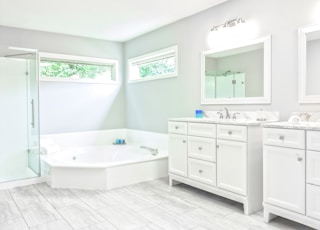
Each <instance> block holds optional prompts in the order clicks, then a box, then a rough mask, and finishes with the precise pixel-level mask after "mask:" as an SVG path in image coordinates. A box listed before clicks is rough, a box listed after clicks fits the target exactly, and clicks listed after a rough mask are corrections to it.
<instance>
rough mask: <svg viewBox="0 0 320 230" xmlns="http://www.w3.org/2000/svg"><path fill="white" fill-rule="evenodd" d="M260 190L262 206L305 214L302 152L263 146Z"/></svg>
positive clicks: (303, 155)
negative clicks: (276, 207)
mask: <svg viewBox="0 0 320 230" xmlns="http://www.w3.org/2000/svg"><path fill="white" fill-rule="evenodd" d="M263 190H264V192H263V199H264V202H266V203H269V204H273V205H276V206H279V207H282V208H285V209H288V210H291V211H295V212H298V213H302V214H305V151H304V150H300V149H290V148H283V147H274V146H264V148H263Z"/></svg>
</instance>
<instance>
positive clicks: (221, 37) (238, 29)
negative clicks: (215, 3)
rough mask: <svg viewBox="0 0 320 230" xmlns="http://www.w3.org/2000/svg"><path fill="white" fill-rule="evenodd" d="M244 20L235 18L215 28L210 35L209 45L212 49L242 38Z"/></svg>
mask: <svg viewBox="0 0 320 230" xmlns="http://www.w3.org/2000/svg"><path fill="white" fill-rule="evenodd" d="M243 25H244V20H243V19H242V18H235V19H232V20H229V21H226V22H225V23H223V24H220V25H216V26H213V27H212V28H211V30H210V33H209V34H208V44H209V46H210V47H214V46H217V45H219V44H223V43H229V42H232V41H233V40H235V39H240V40H241V38H242V35H243V29H244V28H243Z"/></svg>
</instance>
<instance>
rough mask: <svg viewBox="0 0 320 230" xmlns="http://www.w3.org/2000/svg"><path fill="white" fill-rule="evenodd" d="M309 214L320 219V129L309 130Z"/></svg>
mask: <svg viewBox="0 0 320 230" xmlns="http://www.w3.org/2000/svg"><path fill="white" fill-rule="evenodd" d="M306 191H307V213H306V214H307V216H309V217H312V218H315V219H317V220H319V221H320V131H307V189H306Z"/></svg>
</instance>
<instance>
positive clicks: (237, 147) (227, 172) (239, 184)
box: [217, 125, 247, 196]
mask: <svg viewBox="0 0 320 230" xmlns="http://www.w3.org/2000/svg"><path fill="white" fill-rule="evenodd" d="M217 138H218V140H217V153H218V159H219V164H218V168H217V177H218V178H217V181H218V187H219V188H222V189H225V190H228V191H231V192H235V193H238V194H240V195H244V196H245V195H247V127H246V126H235V125H218V128H217Z"/></svg>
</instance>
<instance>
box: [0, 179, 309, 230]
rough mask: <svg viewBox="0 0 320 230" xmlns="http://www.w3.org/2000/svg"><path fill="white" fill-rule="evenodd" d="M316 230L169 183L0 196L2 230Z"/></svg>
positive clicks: (39, 188)
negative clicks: (266, 217)
mask: <svg viewBox="0 0 320 230" xmlns="http://www.w3.org/2000/svg"><path fill="white" fill-rule="evenodd" d="M24 229H26V230H28V229H30V230H69V229H70V230H72V229H79V230H108V229H110V230H117V229H121V230H122V229H124V230H126V229H130V230H131V229H139V230H161V229H169V230H175V229H177V230H179V229H192V230H206V229H214V230H220V229H221V230H242V229H243V230H255V229H257V230H289V229H291V230H310V229H311V228H308V227H306V226H303V225H300V224H297V223H294V222H292V221H289V220H286V219H283V218H280V217H278V218H276V219H275V220H273V221H272V222H271V223H269V224H266V223H264V222H263V216H262V212H258V213H256V214H253V215H251V216H246V215H244V214H243V209H242V205H241V204H239V203H237V202H233V201H230V200H228V199H225V198H222V197H219V196H216V195H213V194H210V193H207V192H204V191H201V190H198V189H196V188H193V187H190V186H187V185H184V184H179V185H176V186H174V187H170V186H169V185H168V180H167V179H159V180H153V181H149V182H144V183H140V184H135V185H131V186H127V187H122V188H117V189H112V190H108V191H100V190H97V191H86V190H76V189H52V188H50V187H49V186H48V185H47V184H45V183H42V184H36V185H31V186H25V187H18V188H13V189H8V190H1V191H0V230H24Z"/></svg>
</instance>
